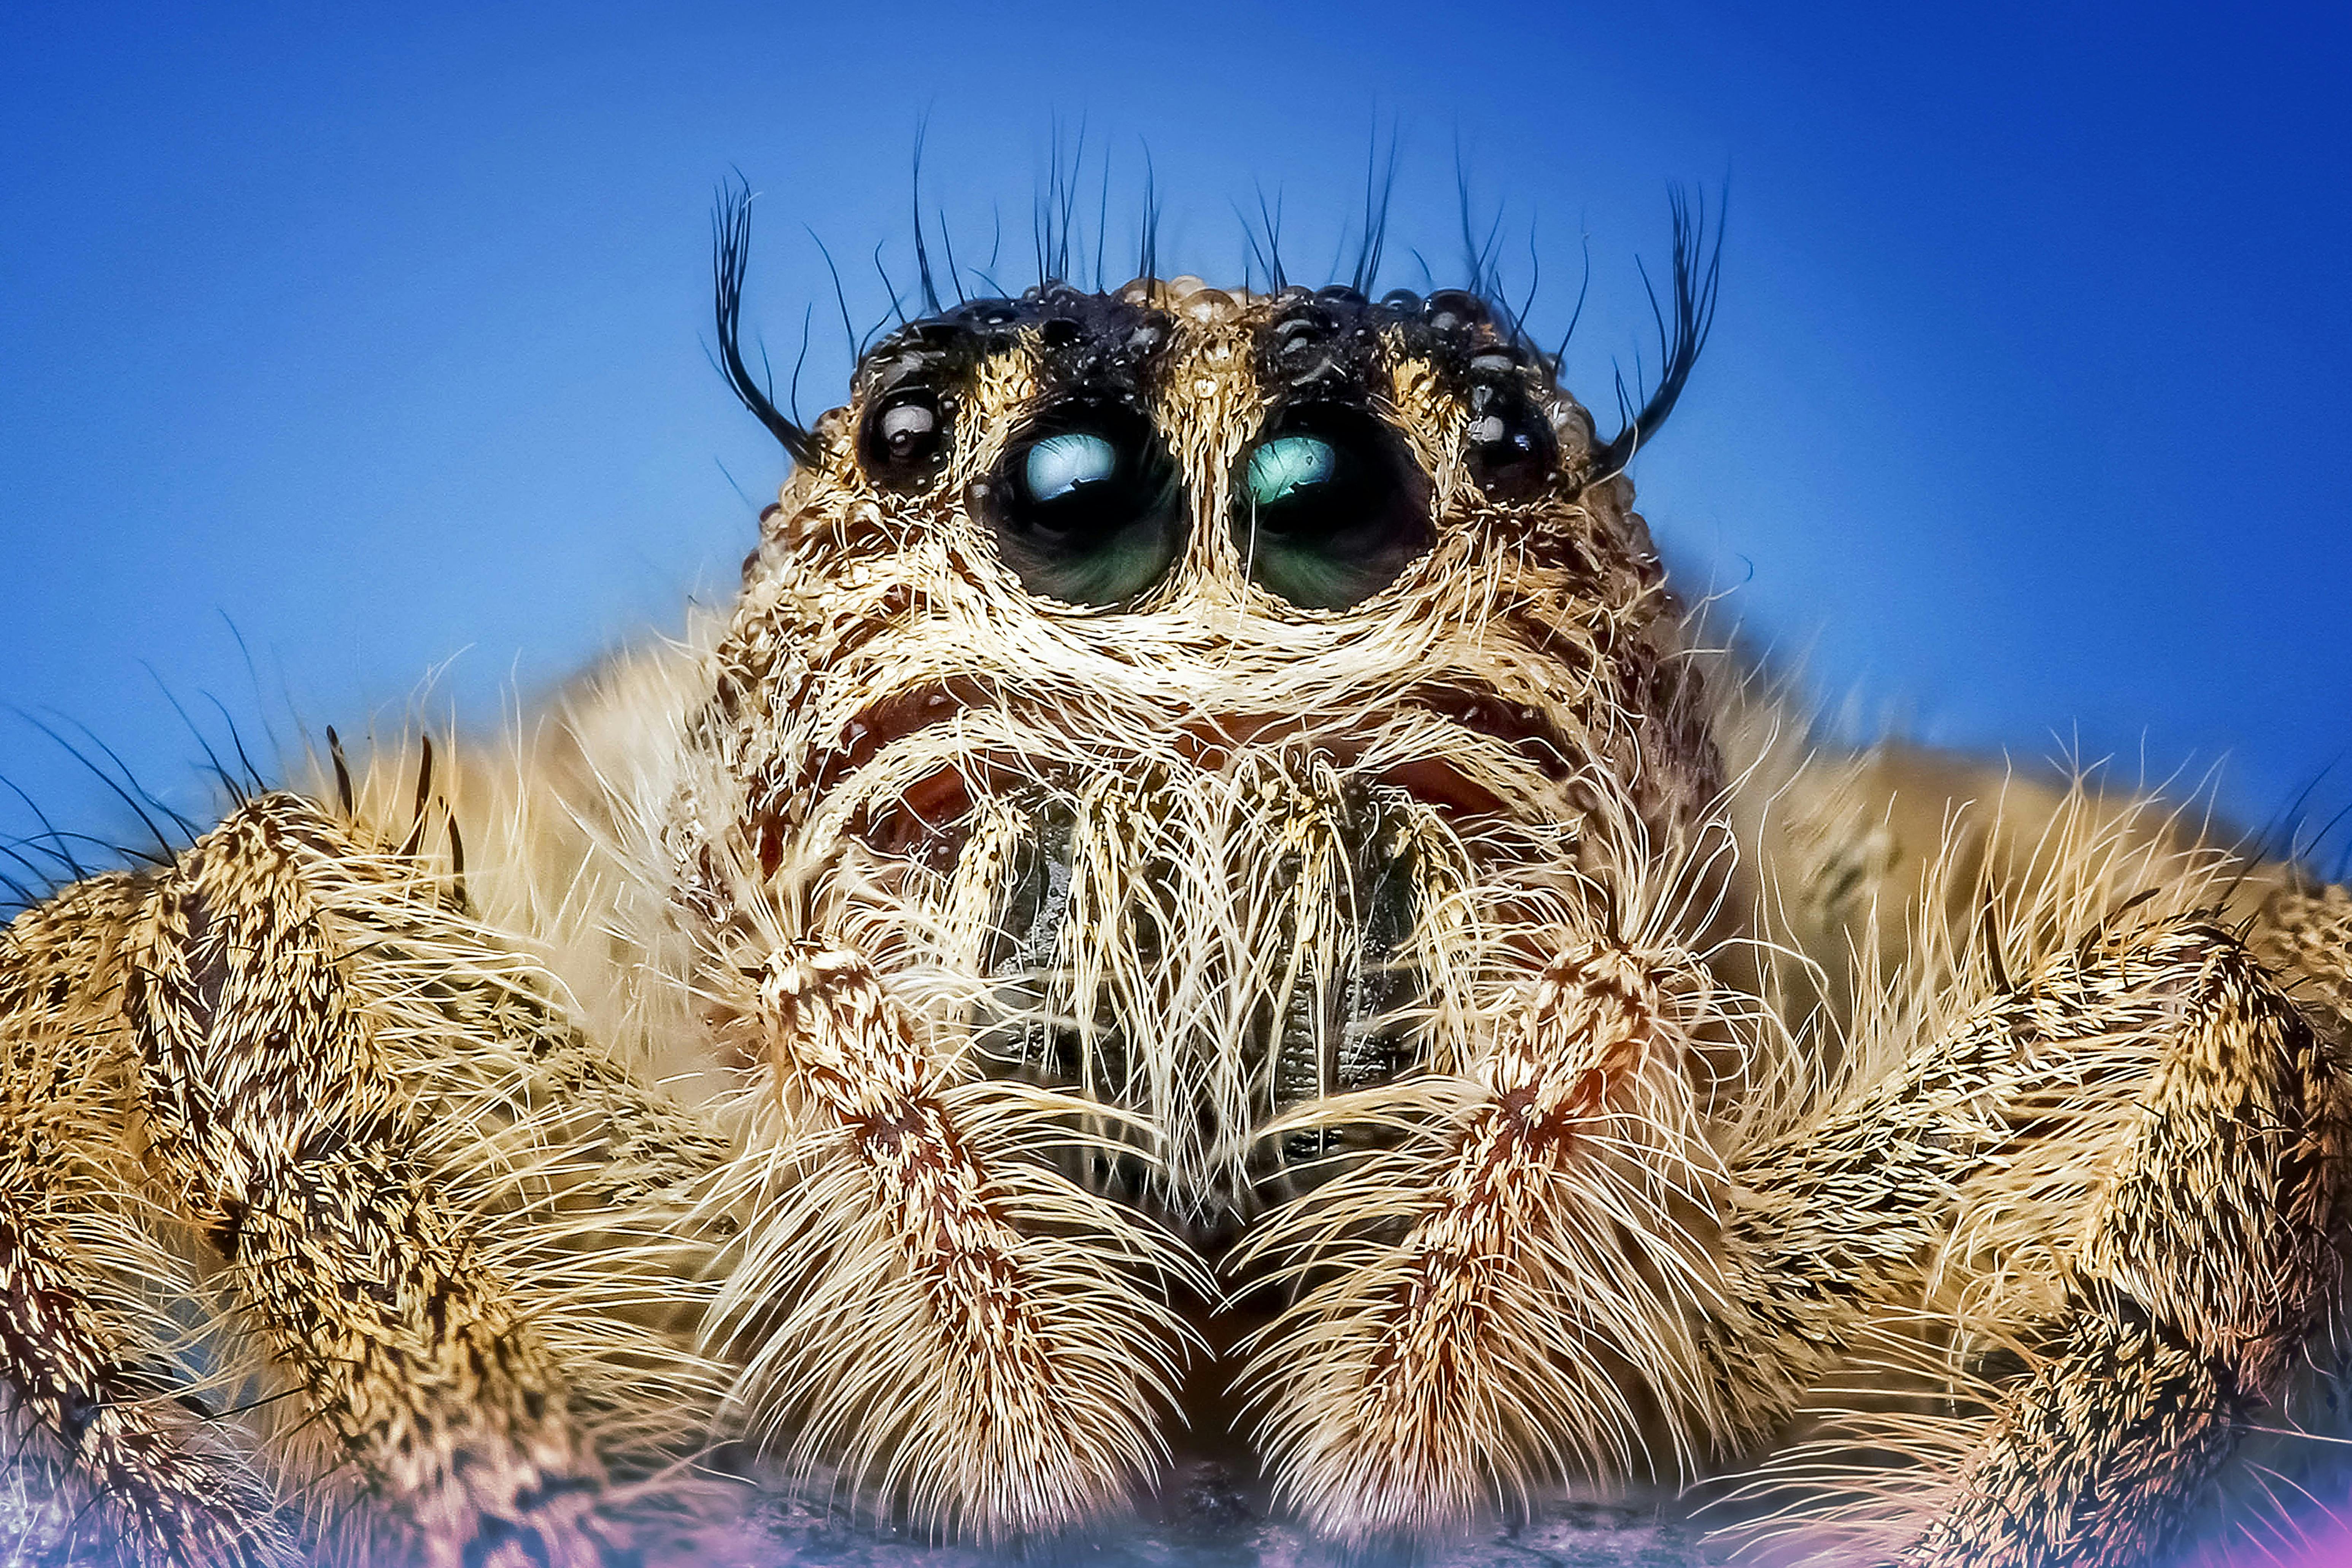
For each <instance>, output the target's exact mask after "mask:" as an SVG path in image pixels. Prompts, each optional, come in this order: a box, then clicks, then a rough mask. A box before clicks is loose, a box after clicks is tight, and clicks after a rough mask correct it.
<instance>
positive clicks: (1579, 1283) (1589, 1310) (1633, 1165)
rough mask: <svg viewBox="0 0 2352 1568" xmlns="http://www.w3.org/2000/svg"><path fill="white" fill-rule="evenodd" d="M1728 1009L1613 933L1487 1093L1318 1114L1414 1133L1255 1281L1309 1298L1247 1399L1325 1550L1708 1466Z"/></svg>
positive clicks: (1564, 957) (1665, 954)
mask: <svg viewBox="0 0 2352 1568" xmlns="http://www.w3.org/2000/svg"><path fill="white" fill-rule="evenodd" d="M1716 1002H1717V993H1716V992H1715V990H1714V988H1713V987H1712V985H1711V984H1709V983H1708V981H1707V979H1706V974H1705V971H1704V970H1703V969H1702V968H1701V967H1700V965H1699V964H1698V963H1696V962H1695V961H1694V960H1693V959H1692V958H1691V957H1690V956H1689V955H1688V954H1687V953H1685V952H1682V951H1680V950H1678V949H1674V948H1670V947H1655V946H1644V945H1641V944H1637V943H1634V942H1626V941H1621V940H1616V939H1613V938H1611V937H1607V936H1603V935H1599V934H1594V935H1591V936H1589V937H1587V938H1584V939H1582V940H1580V941H1578V942H1573V943H1571V944H1570V946H1569V948H1568V949H1567V951H1565V952H1563V953H1562V954H1561V955H1560V956H1559V958H1558V959H1556V960H1555V961H1554V962H1553V963H1551V964H1550V965H1549V967H1548V968H1547V969H1546V970H1545V971H1544V972H1543V973H1541V975H1540V976H1539V977H1538V979H1537V980H1536V981H1535V983H1534V984H1532V985H1531V986H1530V987H1528V991H1527V993H1526V994H1525V996H1524V997H1523V999H1522V1000H1521V1002H1520V1004H1519V1005H1518V1006H1517V1008H1516V1009H1515V1010H1514V1011H1513V1013H1512V1014H1511V1015H1510V1016H1508V1017H1507V1019H1506V1020H1504V1024H1503V1028H1502V1031H1501V1039H1500V1042H1499V1045H1498V1047H1496V1049H1495V1050H1494V1051H1493V1053H1492V1055H1491V1056H1490V1057H1489V1058H1488V1059H1487V1060H1486V1061H1485V1062H1484V1063H1482V1064H1479V1067H1478V1076H1477V1077H1476V1078H1475V1079H1419V1080H1414V1079H1407V1080H1402V1081H1401V1082H1400V1083H1399V1084H1397V1085H1395V1086H1391V1088H1390V1089H1383V1090H1375V1091H1371V1092H1370V1094H1368V1095H1359V1096H1350V1097H1342V1098H1341V1099H1339V1100H1335V1101H1332V1102H1327V1103H1326V1104H1325V1105H1324V1106H1323V1107H1321V1108H1318V1109H1316V1110H1313V1112H1312V1114H1315V1115H1317V1116H1322V1117H1330V1118H1334V1119H1346V1118H1349V1117H1351V1116H1358V1115H1361V1114H1362V1113H1363V1111H1364V1110H1365V1109H1366V1108H1367V1107H1368V1106H1370V1105H1372V1104H1373V1103H1374V1102H1385V1103H1382V1104H1381V1107H1380V1110H1379V1111H1378V1112H1376V1114H1381V1113H1384V1114H1387V1115H1391V1116H1396V1115H1404V1116H1407V1117H1409V1118H1410V1119H1411V1121H1412V1123H1413V1131H1412V1132H1411V1133H1410V1134H1408V1136H1407V1137H1406V1139H1405V1142H1403V1143H1402V1146H1400V1147H1398V1148H1396V1149H1393V1150H1391V1151H1389V1152H1386V1153H1383V1154H1380V1155H1375V1156H1372V1157H1371V1158H1370V1159H1368V1160H1366V1161H1365V1162H1363V1163H1360V1164H1359V1165H1357V1166H1356V1167H1355V1168H1352V1169H1349V1170H1345V1171H1342V1172H1340V1173H1338V1174H1336V1175H1334V1176H1332V1177H1331V1178H1330V1179H1329V1180H1328V1181H1327V1182H1326V1183H1325V1184H1323V1185H1322V1186H1320V1187H1318V1188H1317V1189H1315V1190H1313V1191H1311V1192H1309V1193H1307V1194H1306V1195H1305V1196H1303V1197H1301V1198H1299V1199H1297V1200H1295V1201H1294V1202H1293V1203H1291V1204H1290V1205H1287V1206H1286V1208H1284V1209H1282V1210H1278V1211H1276V1213H1275V1214H1274V1215H1270V1216H1268V1218H1267V1219H1266V1221H1265V1222H1264V1223H1263V1224H1262V1225H1261V1226H1260V1227H1259V1229H1258V1230H1257V1232H1256V1233H1255V1235H1254V1236H1253V1237H1251V1238H1250V1242H1249V1245H1248V1247H1246V1248H1245V1249H1244V1252H1243V1254H1242V1255H1241V1258H1239V1260H1238V1262H1239V1265H1240V1266H1241V1267H1244V1268H1250V1267H1253V1266H1256V1267H1263V1266H1265V1265H1268V1264H1271V1265H1273V1266H1274V1267H1273V1269H1272V1277H1273V1278H1275V1279H1286V1280H1288V1281H1290V1282H1292V1283H1293V1285H1294V1287H1295V1289H1296V1290H1297V1300H1296V1301H1295V1303H1294V1304H1293V1306H1292V1307H1291V1308H1290V1309H1289V1310H1288V1311H1287V1312H1286V1314H1285V1315H1284V1316H1283V1317H1282V1318H1280V1319H1279V1320H1277V1321H1276V1323H1275V1324H1274V1325H1273V1326H1272V1328H1271V1329H1270V1330H1269V1331H1267V1332H1266V1334H1265V1336H1264V1337H1263V1338H1262V1340H1261V1342H1259V1343H1258V1345H1257V1346H1256V1348H1255V1353H1254V1354H1253V1356H1252V1357H1251V1360H1250V1362H1249V1364H1248V1367H1247V1369H1246V1370H1245V1372H1244V1383H1245V1384H1247V1385H1248V1386H1249V1387H1251V1388H1252V1389H1253V1390H1254V1392H1255V1400H1256V1408H1257V1410H1258V1412H1259V1415H1260V1432H1261V1440H1262V1444H1263V1452H1264V1453H1265V1455H1266V1458H1267V1461H1268V1463H1269V1466H1270V1468H1272V1469H1273V1470H1274V1472H1275V1475H1276V1481H1277V1485H1278V1488H1279V1489H1280V1492H1281V1494H1282V1495H1283V1496H1284V1497H1285V1498H1286V1500H1289V1501H1290V1502H1292V1503H1293V1504H1295V1505H1296V1506H1297V1508H1299V1510H1301V1511H1302V1512H1303V1513H1304V1514H1305V1515H1306V1516H1307V1519H1308V1521H1310V1522H1311V1523H1312V1524H1313V1525H1314V1526H1315V1527H1316V1528H1317V1529H1318V1530H1319V1531H1323V1532H1325V1533H1327V1534H1329V1535H1332V1536H1335V1537H1337V1538H1339V1540H1341V1541H1343V1542H1355V1543H1367V1542H1380V1541H1381V1540H1384V1539H1391V1538H1413V1537H1427V1536H1432V1535H1437V1534H1442V1533H1445V1532H1449V1531H1456V1530H1459V1529H1461V1528H1462V1527H1464V1526H1465V1525H1467V1524H1469V1523H1470V1522H1472V1521H1475V1519H1477V1518H1478V1517H1479V1516H1480V1515H1481V1514H1483V1513H1486V1512H1487V1511H1489V1510H1493V1509H1494V1508H1496V1507H1497V1506H1510V1505H1515V1504H1517V1505H1523V1504H1524V1503H1525V1502H1526V1501H1527V1500H1528V1497H1529V1494H1530V1493H1531V1492H1532V1491H1534V1490H1535V1489H1539V1488H1542V1487H1545V1486H1548V1485H1550V1484H1555V1483H1557V1482H1558V1481H1559V1480H1561V1479H1565V1478H1567V1477H1568V1476H1570V1475H1574V1474H1578V1473H1582V1474H1587V1475H1592V1474H1599V1475H1604V1476H1619V1477H1622V1476H1625V1475H1627V1474H1629V1473H1641V1472H1643V1471H1646V1470H1648V1469H1650V1468H1652V1467H1653V1466H1654V1464H1655V1463H1656V1462H1657V1461H1658V1460H1660V1459H1668V1460H1670V1458H1671V1454H1666V1455H1654V1454H1653V1453H1652V1452H1651V1451H1650V1450H1651V1448H1652V1447H1653V1445H1664V1446H1665V1447H1667V1448H1668V1449H1669V1450H1679V1449H1682V1448H1684V1447H1685V1446H1686V1445H1687V1444H1688V1442H1689V1441H1690V1439H1689V1437H1688V1436H1687V1435H1686V1432H1685V1427H1684V1426H1683V1424H1682V1417H1683V1414H1684V1407H1685V1405H1687V1404H1688V1403H1690V1400H1689V1398H1688V1388H1687V1385H1688V1384H1689V1382H1690V1378H1689V1375H1688V1374H1689V1369H1690V1367H1691V1365H1692V1363H1693V1362H1694V1361H1695V1359H1696V1358H1695V1355H1694V1352H1693V1351H1692V1349H1691V1347H1690V1344H1689V1342H1688V1339H1687V1337H1686V1331H1685V1323H1686V1321H1687V1319H1688V1318H1689V1316H1690V1304H1691V1301H1692V1300H1693V1299H1694V1297H1695V1296H1697V1295H1704V1294H1705V1293H1706V1291H1707V1289H1708V1284H1707V1281H1708V1279H1709V1269H1708V1267H1707V1264H1706V1258H1705V1256H1704V1254H1703V1252H1702V1251H1701V1250H1700V1247H1701V1242H1700V1237H1699V1231H1700V1229H1701V1228H1703V1226H1700V1215H1699V1214H1698V1213H1697V1212H1696V1211H1697V1205H1699V1203H1700V1201H1701V1200H1700V1196H1699V1194H1700V1192H1701V1190H1702V1185H1703V1184H1704V1182H1705V1180H1706V1175H1707V1173H1708V1172H1709V1171H1710V1170H1711V1168H1712V1165H1713V1160H1712V1156H1711V1155H1710V1153H1709V1152H1708V1151H1707V1148H1706V1142H1705V1141H1704V1139H1703V1137H1702V1136H1701V1135H1700V1132H1699V1128H1698V1121H1697V1115H1696V1106H1695V1104H1694V1101H1693V1098H1692V1094H1691V1091H1690V1089H1689V1079H1688V1077H1687V1068H1688V1062H1687V1060H1686V1055H1685V1053H1686V1051H1687V1050H1688V1048H1689V1047H1690V1046H1691V1045H1692V1044H1693V1043H1694V1042H1695V1041H1696V1040H1697V1039H1698V1038H1699V1037H1700V1036H1701V1034H1702V1033H1703V1031H1704V1030H1705V1028H1706V1026H1707V1024H1708V1022H1709V1020H1710V1016H1711V1012H1712V1009H1713V1007H1714V1005H1716ZM1415 1097H1420V1098H1421V1099H1422V1100H1423V1102H1424V1103H1423V1109H1422V1110H1420V1111H1419V1112H1418V1113H1417V1114H1416V1113H1414V1112H1412V1110H1406V1109H1403V1108H1404V1107H1406V1106H1408V1105H1409V1102H1410V1101H1411V1100H1412V1099H1414V1098H1415ZM1285 1130H1286V1128H1285V1127H1284V1126H1279V1125H1278V1126H1276V1127H1275V1128H1273V1129H1270V1130H1269V1131H1268V1136H1276V1135H1279V1134H1281V1133H1282V1132H1283V1131H1285ZM1629 1233H1630V1234H1633V1235H1636V1236H1640V1237H1645V1238H1647V1240H1648V1242H1649V1244H1650V1245H1649V1248H1648V1251H1647V1255H1646V1256H1644V1257H1643V1258H1638V1259H1636V1258H1629V1257H1628V1256H1627V1255H1626V1252H1625V1250H1624V1237H1626V1236H1627V1235H1628V1234H1629ZM1661 1389H1664V1390H1671V1391H1673V1392H1672V1394H1670V1395H1668V1396H1666V1397H1660V1396H1659V1395H1658V1394H1656V1393H1655V1392H1654V1391H1656V1390H1661Z"/></svg>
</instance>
